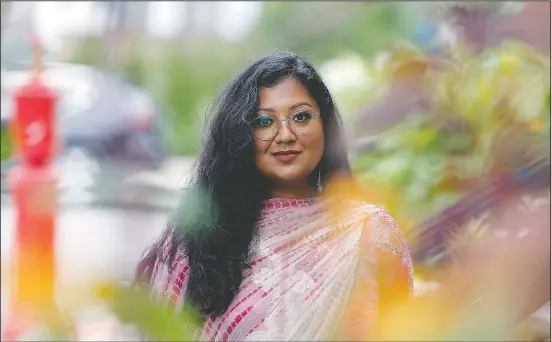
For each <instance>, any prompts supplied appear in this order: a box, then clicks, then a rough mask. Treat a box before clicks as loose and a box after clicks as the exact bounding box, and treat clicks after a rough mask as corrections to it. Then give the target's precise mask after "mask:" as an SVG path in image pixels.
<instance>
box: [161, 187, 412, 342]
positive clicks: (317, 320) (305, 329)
mask: <svg viewBox="0 0 552 342" xmlns="http://www.w3.org/2000/svg"><path fill="white" fill-rule="evenodd" d="M324 204H325V201H324V200H323V199H321V198H309V199H297V200H295V199H271V200H268V201H266V202H265V203H264V207H263V209H262V213H261V219H260V221H259V223H258V224H259V234H260V237H259V243H258V244H256V245H255V246H254V248H255V252H254V257H253V261H252V264H251V266H252V267H251V269H250V270H248V271H247V274H245V276H244V279H243V282H242V285H241V287H240V289H239V292H238V294H237V296H236V297H235V298H234V301H233V302H232V304H231V305H230V307H229V308H228V310H227V311H226V313H225V314H224V315H222V316H220V317H217V318H212V319H208V320H207V321H206V322H205V324H204V326H203V329H202V331H201V332H198V338H199V339H201V340H210V341H227V340H232V341H268V340H272V341H289V340H295V341H308V340H309V341H311V340H318V341H320V340H328V339H329V338H332V337H333V336H335V333H336V328H337V326H338V324H339V323H340V322H344V321H346V322H345V324H347V326H350V328H347V329H349V332H348V334H349V339H350V337H351V336H360V334H361V333H362V334H364V335H362V336H365V333H366V332H369V331H370V330H371V329H374V328H375V325H376V322H377V319H378V307H379V304H380V301H381V300H382V298H381V296H382V293H383V292H384V291H385V287H386V286H387V285H386V284H389V285H390V286H392V287H393V288H395V289H396V288H402V289H403V290H404V291H403V292H404V293H405V294H406V295H408V294H409V293H410V291H411V290H412V262H411V259H410V254H409V252H408V248H407V246H406V244H405V241H404V239H403V236H402V234H401V232H400V229H399V228H398V226H397V224H396V223H395V221H394V220H393V219H392V218H391V216H390V215H389V214H387V213H386V212H385V211H384V210H383V209H381V208H378V207H376V206H374V205H370V204H367V203H364V202H352V203H351V206H350V212H348V213H347V215H346V216H345V217H346V218H341V219H339V220H337V221H336V220H332V219H331V217H330V213H329V212H328V211H327V210H325V205H324ZM167 247H168V246H167ZM172 266H173V267H172V271H169V268H168V267H167V265H165V264H163V263H161V262H159V260H158V261H157V262H156V265H155V268H154V273H153V277H152V295H153V297H154V298H156V299H157V300H161V301H164V302H165V303H167V304H168V303H169V302H173V303H174V304H175V307H176V308H177V310H180V309H181V308H182V306H183V303H184V301H185V298H184V295H185V293H186V285H187V277H188V263H187V260H186V254H185V251H182V252H179V253H178V254H177V256H176V258H175V261H174V264H173V265H172ZM382 279H383V281H382ZM382 290H383V291H382ZM396 293H397V292H396V291H395V292H394V295H395V294H396ZM355 330H357V331H356V332H355ZM360 330H362V331H360Z"/></svg>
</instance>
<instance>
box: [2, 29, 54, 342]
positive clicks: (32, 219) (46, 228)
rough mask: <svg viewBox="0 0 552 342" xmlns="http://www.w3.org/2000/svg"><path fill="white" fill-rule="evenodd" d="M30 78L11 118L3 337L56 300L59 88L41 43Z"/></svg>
mask: <svg viewBox="0 0 552 342" xmlns="http://www.w3.org/2000/svg"><path fill="white" fill-rule="evenodd" d="M34 44H35V63H34V67H33V69H34V70H32V73H31V75H30V78H29V80H28V81H27V82H26V84H24V85H23V86H21V88H20V89H18V90H17V92H16V94H15V106H14V108H15V113H14V115H13V119H12V120H11V122H10V129H11V133H12V135H13V139H14V147H15V153H16V158H17V159H18V165H17V166H16V167H15V168H14V169H13V170H12V171H11V172H10V174H9V175H8V182H9V184H10V188H11V189H12V195H13V200H14V204H15V210H16V227H15V228H16V229H15V245H14V250H13V254H12V259H11V261H12V272H11V279H12V283H11V286H10V288H11V293H10V304H11V305H10V308H9V309H10V311H9V313H8V317H7V322H6V325H5V330H4V332H3V336H2V340H17V339H19V338H21V336H22V334H25V333H26V332H28V330H29V329H31V330H32V327H33V326H34V325H35V324H40V323H41V322H43V319H44V318H51V315H52V314H53V313H54V312H56V309H55V308H56V305H55V267H54V263H55V258H54V246H55V240H54V239H55V234H54V233H55V217H56V211H57V198H56V197H57V196H56V192H57V176H56V173H55V171H54V169H53V167H52V164H51V162H52V159H53V157H54V155H55V153H56V146H57V142H56V134H55V122H56V120H55V116H56V115H55V114H56V113H55V111H56V109H55V108H56V102H57V94H56V93H55V92H54V91H53V90H52V89H51V88H50V87H48V86H47V85H46V84H45V83H44V82H43V81H42V79H41V71H42V64H41V55H40V47H39V46H38V42H37V40H36V39H35V40H34Z"/></svg>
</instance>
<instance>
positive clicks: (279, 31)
mask: <svg viewBox="0 0 552 342" xmlns="http://www.w3.org/2000/svg"><path fill="white" fill-rule="evenodd" d="M1 6H2V7H1V16H2V46H1V49H2V50H1V57H2V59H1V72H2V76H1V77H2V136H1V139H2V144H1V148H2V150H1V152H2V207H1V210H2V273H3V275H4V274H7V273H5V272H7V271H5V270H6V267H5V265H6V264H7V262H8V260H9V258H10V255H11V254H10V253H11V250H12V248H11V246H12V245H13V243H12V242H11V241H12V237H13V227H14V210H15V208H14V205H13V202H12V200H11V198H10V192H9V190H10V189H9V184H8V183H7V182H6V181H5V176H6V175H7V174H8V173H9V171H10V169H11V168H12V167H13V166H14V165H16V164H17V158H16V157H15V156H14V155H13V151H12V149H11V145H12V144H11V140H10V135H9V134H8V132H7V128H6V127H7V125H8V124H9V121H10V118H11V117H12V115H13V105H12V99H13V94H14V91H15V90H16V89H17V87H18V86H19V85H21V84H22V82H23V81H24V79H25V77H26V73H27V72H28V70H29V67H30V61H31V60H32V58H33V48H32V46H31V44H30V41H29V36H30V35H32V34H36V35H37V37H38V38H39V40H40V42H41V44H42V46H43V58H44V60H45V63H46V68H45V79H46V80H47V82H48V83H49V84H51V85H52V86H54V87H56V89H58V90H59V91H60V94H61V99H60V104H59V107H58V127H59V134H60V137H61V143H62V148H61V149H60V154H59V157H58V158H57V159H56V166H58V167H59V169H60V172H61V173H60V174H61V176H60V179H59V190H60V192H59V200H60V201H61V203H62V208H61V209H60V212H59V216H58V217H59V219H58V237H57V238H58V244H57V245H58V260H59V261H58V263H59V265H60V266H59V270H60V271H59V272H58V273H59V279H60V280H59V282H60V285H59V287H60V288H63V287H64V286H72V287H77V286H82V287H87V286H88V285H90V284H92V283H97V282H99V281H107V280H117V281H119V280H122V281H125V280H128V279H129V277H130V276H131V274H132V271H133V267H134V263H135V262H136V261H137V259H138V257H139V255H140V253H141V252H142V250H143V249H144V247H145V246H146V245H147V244H148V243H149V242H150V241H151V239H153V238H154V237H155V236H156V235H157V234H159V233H160V231H161V230H162V229H163V228H164V222H165V220H166V218H167V215H168V214H169V213H170V211H171V210H173V209H174V208H175V207H176V204H177V202H178V198H179V196H180V194H181V191H182V190H181V188H182V186H183V185H184V184H185V181H186V179H187V176H188V174H189V170H190V168H191V165H192V163H193V161H194V156H195V155H196V154H197V152H198V148H199V146H200V144H201V138H202V136H201V130H202V127H203V123H204V121H203V120H204V113H205V111H206V109H207V107H208V105H209V104H210V101H211V100H212V99H213V97H214V96H215V95H216V94H217V93H218V92H219V91H221V90H222V88H223V87H224V86H225V85H226V83H227V82H228V81H229V80H230V79H231V78H232V77H233V76H234V75H235V74H236V73H237V72H239V71H240V70H241V69H242V68H243V67H244V66H245V65H247V64H248V63H250V62H251V61H253V60H254V59H256V58H258V57H261V56H263V55H265V54H267V53H270V52H273V51H275V50H281V49H284V50H292V51H295V52H298V53H300V54H302V55H304V56H305V57H307V58H308V59H309V60H310V61H312V62H313V63H314V64H315V66H316V67H317V68H318V70H319V71H320V73H321V74H322V77H323V79H324V80H325V81H326V82H327V84H328V86H329V88H330V90H331V91H332V93H333V94H334V95H335V98H336V101H337V103H338V105H339V108H340V110H341V113H342V115H343V118H344V121H345V126H346V130H347V137H348V140H349V146H350V153H351V156H352V157H351V161H352V164H353V167H354V171H355V174H356V176H357V178H358V180H359V181H360V182H361V183H362V184H363V185H364V186H365V188H366V189H367V196H369V197H370V199H371V201H372V202H374V203H375V204H378V205H380V206H382V207H384V208H385V209H386V210H387V211H389V212H390V213H391V214H392V215H393V216H394V217H395V218H396V219H397V221H398V222H399V224H400V226H401V228H402V229H403V231H404V233H405V235H406V236H407V237H408V238H409V242H410V246H411V251H412V254H413V257H414V261H415V268H416V293H417V295H419V296H422V295H424V294H425V293H428V292H431V291H437V289H439V288H440V287H441V286H442V284H443V283H446V282H445V281H444V280H443V277H442V274H443V272H445V270H451V269H453V268H454V267H455V266H457V265H463V260H465V255H468V254H469V251H471V250H472V249H473V248H475V247H477V246H483V245H485V243H492V242H496V241H502V240H501V239H503V240H504V241H506V240H508V241H510V240H511V239H522V238H524V237H526V236H532V235H531V234H544V236H546V234H548V235H547V236H548V239H549V236H550V235H549V234H550V220H549V208H550V3H546V2H493V3H490V2H489V3H471V2H470V3H468V2H464V3H463V2H446V3H445V2H443V3H439V2H427V3H425V2H410V3H409V2H404V3H399V2H374V3H370V2H255V1H247V2H233V1H228V2H169V1H155V2H148V1H143V2H132V1H128V2H127V1H125V2H119V1H110V2H91V1H76V2H56V1H52V2H9V1H3V2H2V3H1ZM547 212H548V214H546V213H547ZM512 213H515V214H512ZM543 213H544V214H545V215H542V214H543ZM539 215H541V216H539ZM534 217H539V219H538V220H537V221H534V220H533V221H530V220H529V218H534ZM540 241H544V240H542V239H541V240H540ZM541 247H542V250H541V249H539V248H537V247H535V246H534V248H533V250H532V251H522V252H520V253H521V254H520V258H522V259H523V260H524V262H525V261H526V264H525V265H529V264H530V261H533V260H536V259H538V260H540V261H539V262H536V263H535V264H534V267H535V268H537V269H539V270H541V269H548V283H546V281H544V283H542V279H541V280H539V281H541V282H540V283H538V282H537V280H535V281H534V282H533V283H532V284H533V285H535V284H537V285H535V286H537V288H538V289H537V290H536V291H534V292H538V293H539V294H540V297H539V296H537V297H538V298H537V299H534V302H533V303H532V306H531V309H530V310H529V311H530V312H528V313H527V316H528V315H530V314H531V313H533V312H535V311H536V313H535V314H533V315H532V316H529V318H527V320H525V321H524V324H525V325H523V324H522V325H521V328H519V332H517V333H519V334H524V335H523V336H530V338H532V339H537V340H544V339H546V338H548V339H549V338H550V337H549V336H550V327H549V322H550V312H549V310H550V309H549V308H550V301H549V300H550V292H549V291H550V282H549V277H550V273H549V271H550V260H549V258H548V260H544V259H539V258H540V257H541V256H542V255H546V254H547V253H548V255H549V253H550V243H549V240H548V243H547V244H544V245H543V246H541ZM537 250H538V251H540V252H537ZM538 253H541V254H542V255H541V254H539V255H537V254H538ZM543 253H544V254H543ZM482 258H483V259H485V257H482ZM488 259H489V260H494V259H493V258H492V257H491V256H489V257H488ZM531 265H533V264H531ZM491 267H492V266H491ZM497 267H498V266H497ZM525 269H532V268H531V267H526V268H525ZM519 276H520V277H523V275H522V274H519ZM6 278H7V277H3V280H2V292H3V297H4V296H6V293H7V291H8V288H9V285H8V282H7V281H5V280H4V279H6ZM526 278H527V279H529V278H530V277H526ZM531 279H532V278H531ZM539 279H540V278H539ZM496 286H499V284H496ZM60 291H61V290H60ZM65 297H71V296H68V295H65ZM73 297H79V296H78V295H74V296H73ZM65 300H66V301H67V303H74V302H75V298H66V299H65ZM4 302H5V301H4V300H3V303H4ZM75 305H76V304H75ZM4 307H5V305H3V316H4ZM539 308H541V309H540V311H539V310H538V309H539ZM102 310H103V309H102ZM102 310H100V309H98V312H100V313H97V315H96V316H94V314H91V315H89V316H86V317H88V318H86V319H84V322H89V321H91V320H93V319H92V318H91V317H104V316H105V313H104V311H102ZM85 325H86V324H85V323H83V326H85ZM89 326H91V324H89ZM109 327H111V326H109ZM511 328H513V327H511ZM83 329H84V328H83ZM88 329H89V330H88V333H92V332H94V333H99V332H98V331H102V329H96V328H88ZM105 329H107V330H109V329H112V328H105ZM105 329H104V330H105ZM83 331H84V330H83ZM110 331H111V330H110ZM111 332H112V331H111ZM516 336H517V335H516ZM527 338H529V337H527ZM476 339H477V338H476Z"/></svg>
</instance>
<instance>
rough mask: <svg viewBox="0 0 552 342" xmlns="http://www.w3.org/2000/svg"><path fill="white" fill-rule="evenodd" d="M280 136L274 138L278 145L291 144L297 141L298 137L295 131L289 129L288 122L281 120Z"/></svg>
mask: <svg viewBox="0 0 552 342" xmlns="http://www.w3.org/2000/svg"><path fill="white" fill-rule="evenodd" d="M279 125H280V126H279V128H278V134H276V137H275V138H274V141H275V142H277V143H282V144H283V143H289V142H293V141H295V139H296V137H295V134H294V133H293V131H292V130H291V129H290V128H289V125H288V121H287V120H280V122H279Z"/></svg>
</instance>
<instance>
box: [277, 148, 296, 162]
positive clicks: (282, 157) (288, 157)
mask: <svg viewBox="0 0 552 342" xmlns="http://www.w3.org/2000/svg"><path fill="white" fill-rule="evenodd" d="M300 153H301V152H299V151H282V152H275V153H272V155H273V156H274V158H276V159H277V160H279V161H281V162H290V161H292V160H294V159H295V158H297V156H298V155H299V154H300Z"/></svg>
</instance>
